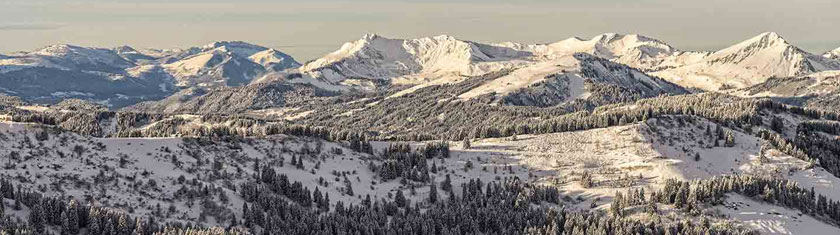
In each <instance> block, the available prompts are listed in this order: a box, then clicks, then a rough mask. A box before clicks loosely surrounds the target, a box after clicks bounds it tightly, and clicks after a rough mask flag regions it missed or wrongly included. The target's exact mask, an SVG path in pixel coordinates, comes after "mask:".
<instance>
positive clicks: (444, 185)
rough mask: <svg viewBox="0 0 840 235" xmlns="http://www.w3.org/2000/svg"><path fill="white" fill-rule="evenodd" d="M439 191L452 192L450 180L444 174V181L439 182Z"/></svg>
mask: <svg viewBox="0 0 840 235" xmlns="http://www.w3.org/2000/svg"><path fill="white" fill-rule="evenodd" d="M440 189H443V191H452V179H451V178H450V177H449V174H446V179H444V180H443V182H440Z"/></svg>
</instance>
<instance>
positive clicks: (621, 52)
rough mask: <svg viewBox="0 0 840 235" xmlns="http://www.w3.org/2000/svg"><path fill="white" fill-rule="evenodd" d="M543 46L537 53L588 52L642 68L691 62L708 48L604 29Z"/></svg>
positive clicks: (702, 54) (648, 69)
mask: <svg viewBox="0 0 840 235" xmlns="http://www.w3.org/2000/svg"><path fill="white" fill-rule="evenodd" d="M532 47H533V46H532ZM544 47H545V48H546V49H543V50H537V53H540V51H541V52H542V53H540V54H544V55H547V56H552V55H553V56H557V55H568V54H574V53H588V54H592V55H594V56H598V57H601V58H604V59H608V60H612V61H614V62H618V63H622V64H625V65H628V66H631V67H634V68H638V69H641V70H645V71H652V70H661V69H664V68H670V67H676V66H681V65H685V64H689V63H693V62H696V61H698V60H700V59H702V58H703V57H704V56H706V55H708V52H694V51H681V50H678V49H676V48H674V47H672V46H671V45H668V44H666V43H664V42H662V41H660V40H657V39H653V38H650V37H646V36H643V35H638V34H617V33H606V34H601V35H598V36H595V37H593V38H592V39H589V40H584V39H581V38H578V37H572V38H569V39H566V40H562V41H558V42H555V43H551V44H547V45H544ZM536 48H540V46H536Z"/></svg>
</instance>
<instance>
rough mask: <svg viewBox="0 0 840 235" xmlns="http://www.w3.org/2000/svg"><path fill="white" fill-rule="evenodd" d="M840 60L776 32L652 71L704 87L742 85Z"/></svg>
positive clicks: (823, 67) (815, 69) (821, 68)
mask: <svg viewBox="0 0 840 235" xmlns="http://www.w3.org/2000/svg"><path fill="white" fill-rule="evenodd" d="M838 69H840V62H838V61H832V60H828V59H826V58H824V57H821V56H817V55H813V54H810V53H808V52H805V51H803V50H802V49H799V48H798V47H796V46H793V45H791V44H790V43H788V42H787V41H786V40H785V39H783V38H782V37H781V36H779V35H778V34H776V33H763V34H760V35H758V36H756V37H753V38H751V39H748V40H746V41H743V42H741V43H738V44H736V45H733V46H730V47H728V48H725V49H722V50H719V51H717V52H714V53H712V54H711V55H709V56H708V57H706V58H703V60H701V61H699V62H697V63H694V64H689V65H686V66H683V67H678V68H674V69H669V70H664V71H661V72H657V73H654V75H657V76H661V77H663V78H666V79H669V80H671V81H673V82H675V83H678V84H681V85H684V86H691V87H698V88H701V89H705V90H719V89H721V88H724V89H725V88H727V87H736V88H742V87H747V86H751V85H755V84H758V83H761V82H764V81H765V80H767V78H770V77H791V76H799V75H805V74H810V73H814V72H820V71H827V70H838Z"/></svg>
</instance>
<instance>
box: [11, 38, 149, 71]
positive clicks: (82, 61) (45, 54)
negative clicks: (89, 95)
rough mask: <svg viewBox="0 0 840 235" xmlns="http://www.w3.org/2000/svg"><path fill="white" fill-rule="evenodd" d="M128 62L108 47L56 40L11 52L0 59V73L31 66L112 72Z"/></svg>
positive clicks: (125, 66)
mask: <svg viewBox="0 0 840 235" xmlns="http://www.w3.org/2000/svg"><path fill="white" fill-rule="evenodd" d="M132 66H134V64H133V63H132V62H129V61H127V60H125V59H123V58H122V57H121V56H120V55H119V54H117V53H116V52H114V51H112V50H109V49H104V48H92V47H79V46H73V45H66V44H59V45H52V46H48V47H45V48H41V49H39V50H36V51H32V52H21V53H16V54H12V55H10V56H8V57H7V58H4V59H2V61H0V73H3V72H9V71H15V70H21V69H26V68H31V67H48V68H55V69H61V70H81V71H101V72H114V71H120V70H122V69H126V68H129V67H132Z"/></svg>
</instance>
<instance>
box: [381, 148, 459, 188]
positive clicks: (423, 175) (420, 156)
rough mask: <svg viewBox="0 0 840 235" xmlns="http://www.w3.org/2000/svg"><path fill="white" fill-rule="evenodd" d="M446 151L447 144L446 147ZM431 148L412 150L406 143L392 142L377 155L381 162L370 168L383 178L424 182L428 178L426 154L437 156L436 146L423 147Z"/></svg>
mask: <svg viewBox="0 0 840 235" xmlns="http://www.w3.org/2000/svg"><path fill="white" fill-rule="evenodd" d="M446 148H447V149H446V151H445V152H447V153H448V151H449V150H448V146H447V147H446ZM425 149H431V150H428V151H427V150H422V152H420V151H414V150H413V149H412V148H411V145H409V144H407V143H393V144H391V145H390V146H388V148H387V149H385V151H383V152H382V153H381V154H379V155H377V157H378V158H379V160H380V161H381V162H382V163H381V164H380V165H374V164H372V165H371V167H370V168H371V170H372V171H373V172H376V174H377V175H379V177H381V178H382V179H383V180H386V181H387V180H392V179H396V178H402V179H404V180H411V181H418V182H426V181H428V180H429V165H428V161H426V160H427V159H428V158H427V156H430V155H431V154H434V155H435V156H437V155H438V154H437V152H438V151H439V150H438V149H437V147H431V148H425Z"/></svg>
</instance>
